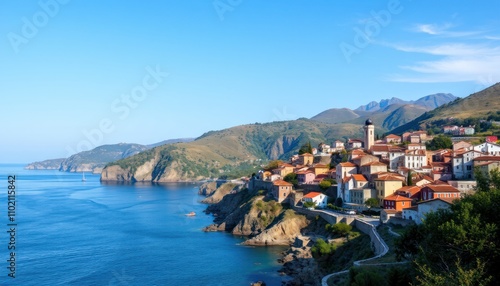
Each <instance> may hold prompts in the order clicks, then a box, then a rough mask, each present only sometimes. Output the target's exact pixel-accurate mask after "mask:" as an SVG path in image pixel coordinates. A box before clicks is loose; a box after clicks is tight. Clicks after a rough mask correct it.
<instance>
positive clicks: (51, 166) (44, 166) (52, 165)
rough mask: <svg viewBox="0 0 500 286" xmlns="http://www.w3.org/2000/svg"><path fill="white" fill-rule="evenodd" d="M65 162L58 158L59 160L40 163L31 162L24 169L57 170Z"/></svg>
mask: <svg viewBox="0 0 500 286" xmlns="http://www.w3.org/2000/svg"><path fill="white" fill-rule="evenodd" d="M64 160H66V159H65V158H60V159H51V160H45V161H41V162H33V163H30V164H28V165H26V167H24V168H25V169H27V170H59V168H60V167H61V163H62V162H63V161H64Z"/></svg>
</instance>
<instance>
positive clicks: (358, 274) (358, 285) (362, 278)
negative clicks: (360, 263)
mask: <svg viewBox="0 0 500 286" xmlns="http://www.w3.org/2000/svg"><path fill="white" fill-rule="evenodd" d="M349 285H351V286H380V285H386V283H385V281H384V278H383V277H382V276H381V275H380V274H378V273H377V272H374V271H369V270H366V269H363V268H358V267H351V269H349Z"/></svg>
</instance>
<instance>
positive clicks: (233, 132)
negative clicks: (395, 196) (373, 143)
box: [109, 119, 362, 179]
mask: <svg viewBox="0 0 500 286" xmlns="http://www.w3.org/2000/svg"><path fill="white" fill-rule="evenodd" d="M342 136H347V137H351V138H355V137H361V136H362V129H361V126H360V125H355V124H327V123H321V122H317V121H312V120H308V119H299V120H293V121H282V122H273V123H265V124H249V125H242V126H236V127H232V128H228V129H224V130H220V131H210V132H207V133H205V134H204V135H202V136H200V137H199V138H197V139H196V140H195V141H193V142H189V143H177V144H172V145H169V146H160V147H156V148H153V149H150V150H147V151H145V152H142V153H140V154H138V155H135V156H132V157H130V158H127V159H124V160H120V161H117V162H114V163H111V164H109V165H120V166H121V167H122V168H123V169H129V170H131V171H132V172H135V170H137V168H138V167H139V166H140V165H142V164H144V163H145V162H147V161H149V160H151V159H155V166H156V167H155V170H154V171H153V177H156V176H161V175H162V174H163V173H165V172H167V171H166V169H168V168H171V169H175V171H176V172H177V173H178V174H177V175H178V176H179V177H180V178H182V179H194V178H197V179H199V178H200V177H219V176H221V175H224V174H228V173H229V174H230V173H231V171H234V170H235V169H238V168H245V169H246V170H252V169H255V170H256V168H254V167H256V166H257V165H260V164H262V162H260V161H258V160H257V159H261V160H269V159H277V158H280V159H288V158H289V156H290V155H292V154H294V153H296V152H297V151H298V149H299V148H300V146H301V145H303V144H305V143H306V142H308V141H310V142H311V144H312V145H317V144H319V143H320V142H328V143H330V142H332V141H334V140H337V139H340V140H344V139H343V137H342ZM221 170H223V171H224V172H221ZM250 174H251V173H250ZM246 175H249V174H246Z"/></svg>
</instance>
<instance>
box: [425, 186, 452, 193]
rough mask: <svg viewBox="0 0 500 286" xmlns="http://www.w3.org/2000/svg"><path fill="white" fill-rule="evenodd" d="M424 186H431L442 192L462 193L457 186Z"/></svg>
mask: <svg viewBox="0 0 500 286" xmlns="http://www.w3.org/2000/svg"><path fill="white" fill-rule="evenodd" d="M424 188H429V189H431V190H432V191H434V192H437V193H442V192H448V193H460V191H459V190H458V189H457V188H455V187H453V186H450V185H427V186H425V187H424Z"/></svg>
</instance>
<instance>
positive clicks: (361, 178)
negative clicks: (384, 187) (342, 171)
mask: <svg viewBox="0 0 500 286" xmlns="http://www.w3.org/2000/svg"><path fill="white" fill-rule="evenodd" d="M352 177H353V178H354V179H355V180H356V181H358V182H367V181H368V180H367V179H366V177H365V176H364V175H361V174H353V175H352Z"/></svg>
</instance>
